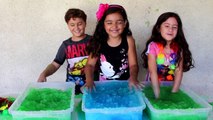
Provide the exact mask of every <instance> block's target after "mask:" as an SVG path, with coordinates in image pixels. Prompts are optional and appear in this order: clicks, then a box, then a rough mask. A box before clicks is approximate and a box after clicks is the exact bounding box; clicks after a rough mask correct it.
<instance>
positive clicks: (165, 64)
mask: <svg viewBox="0 0 213 120" xmlns="http://www.w3.org/2000/svg"><path fill="white" fill-rule="evenodd" d="M141 56H142V58H143V60H144V64H143V65H144V67H145V68H148V74H147V77H146V78H147V80H151V83H152V86H153V90H154V94H155V97H156V98H159V95H160V82H161V81H172V82H173V88H172V91H171V92H177V91H178V90H179V87H180V84H181V81H182V76H183V72H186V71H189V70H190V69H191V68H193V67H194V65H193V59H192V54H191V52H190V50H189V46H188V43H187V41H186V39H185V36H184V33H183V30H182V22H181V19H180V17H179V16H178V14H176V13H173V12H166V13H163V14H162V15H160V17H159V18H158V20H157V22H156V24H155V25H154V27H153V30H152V35H151V37H150V39H149V40H148V41H147V43H146V48H145V50H144V51H143V52H142V55H141Z"/></svg>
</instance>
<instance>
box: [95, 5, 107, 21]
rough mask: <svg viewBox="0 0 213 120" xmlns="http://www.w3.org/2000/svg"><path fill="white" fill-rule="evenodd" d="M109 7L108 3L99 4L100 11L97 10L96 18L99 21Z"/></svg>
mask: <svg viewBox="0 0 213 120" xmlns="http://www.w3.org/2000/svg"><path fill="white" fill-rule="evenodd" d="M108 8H109V5H108V4H102V3H101V4H100V5H99V9H98V11H97V12H96V18H97V20H98V21H99V20H100V19H101V18H102V17H103V15H104V12H105V11H106V10H107V9H108Z"/></svg>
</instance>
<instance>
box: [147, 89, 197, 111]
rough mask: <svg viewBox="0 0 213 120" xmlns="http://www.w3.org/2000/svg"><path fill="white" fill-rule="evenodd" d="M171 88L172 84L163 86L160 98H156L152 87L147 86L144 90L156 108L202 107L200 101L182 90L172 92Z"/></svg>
mask: <svg viewBox="0 0 213 120" xmlns="http://www.w3.org/2000/svg"><path fill="white" fill-rule="evenodd" d="M171 89H172V87H171V86H163V87H161V88H160V98H159V99H155V96H154V93H153V89H152V87H145V88H144V91H143V92H144V94H145V96H146V97H147V98H148V100H149V102H150V103H151V104H152V106H153V107H154V108H155V109H189V108H201V106H200V105H199V104H198V103H196V102H195V101H194V100H193V99H192V98H190V97H189V96H188V95H187V94H185V93H184V92H183V91H182V90H179V91H178V92H177V93H172V92H171Z"/></svg>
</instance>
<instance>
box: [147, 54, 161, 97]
mask: <svg viewBox="0 0 213 120" xmlns="http://www.w3.org/2000/svg"><path fill="white" fill-rule="evenodd" d="M148 70H149V74H150V78H151V83H152V87H153V91H154V94H155V98H159V95H160V83H159V81H158V74H157V64H156V57H155V55H153V54H148Z"/></svg>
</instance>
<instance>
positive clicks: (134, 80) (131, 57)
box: [127, 36, 140, 87]
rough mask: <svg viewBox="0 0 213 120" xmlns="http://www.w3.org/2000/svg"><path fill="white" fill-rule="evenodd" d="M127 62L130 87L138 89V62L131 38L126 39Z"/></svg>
mask: <svg viewBox="0 0 213 120" xmlns="http://www.w3.org/2000/svg"><path fill="white" fill-rule="evenodd" d="M127 40H128V46H129V50H128V62H129V69H130V78H129V80H130V87H131V86H135V87H140V86H138V85H139V81H138V61H137V54H136V47H135V40H134V38H133V37H132V36H129V37H128V39H127Z"/></svg>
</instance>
